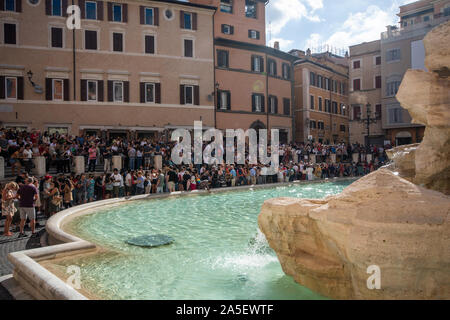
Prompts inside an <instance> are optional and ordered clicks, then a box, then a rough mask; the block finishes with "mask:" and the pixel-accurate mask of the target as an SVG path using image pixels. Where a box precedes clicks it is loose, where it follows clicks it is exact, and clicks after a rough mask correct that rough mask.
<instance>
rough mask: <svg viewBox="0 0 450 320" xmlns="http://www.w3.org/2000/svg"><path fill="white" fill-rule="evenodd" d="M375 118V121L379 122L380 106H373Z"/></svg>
mask: <svg viewBox="0 0 450 320" xmlns="http://www.w3.org/2000/svg"><path fill="white" fill-rule="evenodd" d="M375 116H376V117H377V120H381V104H377V105H375Z"/></svg>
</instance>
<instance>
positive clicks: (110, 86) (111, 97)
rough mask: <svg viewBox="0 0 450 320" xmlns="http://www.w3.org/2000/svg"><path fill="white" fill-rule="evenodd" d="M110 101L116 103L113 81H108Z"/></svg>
mask: <svg viewBox="0 0 450 320" xmlns="http://www.w3.org/2000/svg"><path fill="white" fill-rule="evenodd" d="M108 101H109V102H112V101H114V88H113V81H112V80H108Z"/></svg>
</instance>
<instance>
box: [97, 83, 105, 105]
mask: <svg viewBox="0 0 450 320" xmlns="http://www.w3.org/2000/svg"><path fill="white" fill-rule="evenodd" d="M97 90H98V95H97V101H102V102H103V101H104V100H105V98H104V94H103V80H98V81H97Z"/></svg>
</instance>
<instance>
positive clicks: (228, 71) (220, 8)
mask: <svg viewBox="0 0 450 320" xmlns="http://www.w3.org/2000/svg"><path fill="white" fill-rule="evenodd" d="M191 2H194V3H201V4H204V5H212V6H216V7H217V12H216V13H215V15H214V54H215V92H214V93H215V94H214V100H215V105H216V109H215V124H216V127H217V128H218V129H228V128H230V129H244V130H246V129H248V128H253V129H279V134H280V136H279V138H280V142H281V143H288V142H290V141H292V140H293V134H294V132H293V130H292V127H293V112H292V105H293V104H292V103H293V99H294V97H293V91H292V88H293V76H292V75H293V71H292V61H293V58H292V56H291V55H289V54H287V53H285V52H283V51H280V50H279V49H278V47H275V48H270V47H267V46H265V43H266V32H265V5H266V4H267V3H268V1H261V0H191Z"/></svg>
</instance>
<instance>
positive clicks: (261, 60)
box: [259, 57, 264, 72]
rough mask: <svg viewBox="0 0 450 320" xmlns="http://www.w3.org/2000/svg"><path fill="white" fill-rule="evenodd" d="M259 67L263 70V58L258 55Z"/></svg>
mask: <svg viewBox="0 0 450 320" xmlns="http://www.w3.org/2000/svg"><path fill="white" fill-rule="evenodd" d="M259 67H260V68H261V72H264V58H263V57H259Z"/></svg>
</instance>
